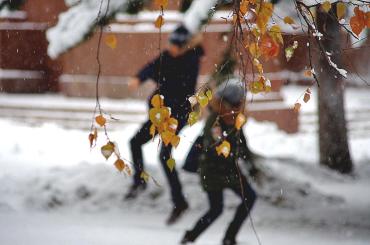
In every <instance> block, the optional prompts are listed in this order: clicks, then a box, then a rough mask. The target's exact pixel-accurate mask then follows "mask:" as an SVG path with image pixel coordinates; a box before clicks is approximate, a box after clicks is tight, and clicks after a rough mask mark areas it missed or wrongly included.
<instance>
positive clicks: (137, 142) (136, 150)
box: [125, 121, 151, 199]
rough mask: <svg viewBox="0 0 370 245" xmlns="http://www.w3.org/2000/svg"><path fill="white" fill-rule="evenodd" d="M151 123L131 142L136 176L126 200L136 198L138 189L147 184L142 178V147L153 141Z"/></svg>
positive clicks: (141, 129) (147, 123)
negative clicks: (150, 131) (150, 130)
mask: <svg viewBox="0 0 370 245" xmlns="http://www.w3.org/2000/svg"><path fill="white" fill-rule="evenodd" d="M150 125H151V122H150V121H147V122H145V123H144V124H143V125H142V127H141V128H140V130H139V131H138V132H137V133H136V135H135V136H134V137H132V139H131V140H130V147H131V154H132V161H133V165H134V169H135V172H134V175H133V181H134V182H133V185H132V187H131V189H130V190H129V192H128V193H127V195H126V197H125V198H126V199H131V198H135V197H136V195H137V194H138V193H137V190H138V188H139V187H140V186H141V187H145V182H144V181H143V180H142V179H141V178H140V175H141V172H142V171H143V170H144V162H143V152H142V149H141V147H142V145H143V144H145V143H146V142H148V141H149V140H150V139H151V135H150V133H149V129H150Z"/></svg>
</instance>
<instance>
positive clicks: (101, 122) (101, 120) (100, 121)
mask: <svg viewBox="0 0 370 245" xmlns="http://www.w3.org/2000/svg"><path fill="white" fill-rule="evenodd" d="M95 122H96V123H97V124H99V126H100V127H103V126H104V125H105V123H106V122H107V119H105V117H103V115H101V114H100V115H99V116H96V117H95Z"/></svg>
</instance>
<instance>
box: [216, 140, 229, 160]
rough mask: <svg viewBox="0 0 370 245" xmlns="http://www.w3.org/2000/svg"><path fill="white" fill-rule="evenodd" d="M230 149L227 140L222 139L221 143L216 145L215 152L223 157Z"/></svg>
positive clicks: (226, 155)
mask: <svg viewBox="0 0 370 245" xmlns="http://www.w3.org/2000/svg"><path fill="white" fill-rule="evenodd" d="M230 149H231V146H230V143H229V142H228V141H227V140H224V141H222V143H221V144H220V145H218V146H217V147H216V151H217V154H218V155H223V156H224V157H225V158H227V157H228V156H229V154H230Z"/></svg>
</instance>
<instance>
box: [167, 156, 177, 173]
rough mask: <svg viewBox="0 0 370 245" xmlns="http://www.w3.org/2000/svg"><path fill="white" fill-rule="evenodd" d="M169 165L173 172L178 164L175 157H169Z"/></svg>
mask: <svg viewBox="0 0 370 245" xmlns="http://www.w3.org/2000/svg"><path fill="white" fill-rule="evenodd" d="M166 163H167V167H168V168H169V169H170V171H171V172H172V171H173V169H174V168H175V166H176V161H175V159H173V158H170V159H168V160H167V162H166Z"/></svg>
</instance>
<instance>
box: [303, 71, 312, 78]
mask: <svg viewBox="0 0 370 245" xmlns="http://www.w3.org/2000/svg"><path fill="white" fill-rule="evenodd" d="M304 76H305V77H312V71H311V70H307V71H305V72H304Z"/></svg>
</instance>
